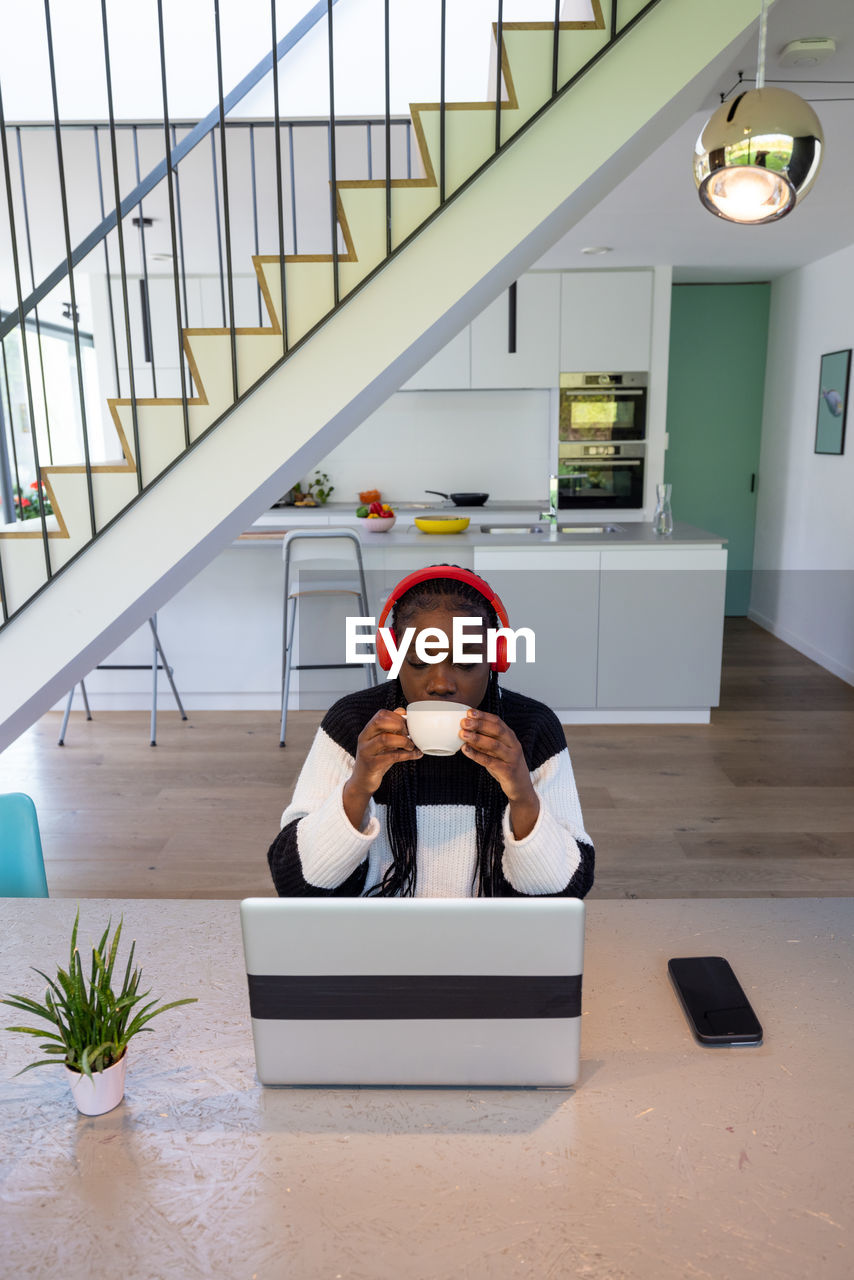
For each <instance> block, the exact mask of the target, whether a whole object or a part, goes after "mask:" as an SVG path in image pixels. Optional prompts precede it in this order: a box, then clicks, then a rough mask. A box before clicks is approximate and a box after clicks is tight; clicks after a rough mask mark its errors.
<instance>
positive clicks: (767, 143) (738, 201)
mask: <svg viewBox="0 0 854 1280" xmlns="http://www.w3.org/2000/svg"><path fill="white" fill-rule="evenodd" d="M823 149H824V135H823V133H822V128H821V123H820V121H819V118H818V116H817V115H816V113H815V112H814V111H813V109H812V107H811V106H810V105H809V103H807V102H804V100H803V98H800V97H798V95H797V94H796V93H791V92H790V91H789V90H788V89H773V88H772V89H767V88H764V87H763V88H761V89H749V90H747V91H746V92H745V93H741V94H739V95H738V97H736V98H733V99H732V100H731V101H730V102H724V103H723V104H722V105H721V106H720V107H718V109H717V111H715V113H714V115H712V116H711V117H710V118H709V120H708V122H707V123H706V126H705V128H704V129H703V132H702V133H701V134H700V136H699V138H698V139H697V143H696V146H695V147H694V181H695V182H696V184H697V188H698V191H699V195H700V199H701V200H702V202H703V204H704V205H705V206H706V208H707V209H708V210H709V211H710V212H711V213H714V214H716V215H717V216H718V217H719V218H725V219H726V220H727V221H728V222H740V223H748V224H754V225H758V224H760V223H763V222H774V221H776V219H777V218H782V217H784V216H785V215H786V214H787V213H790V212H791V210H792V209H794V207H795V205H796V204H797V202H798V201H799V200H801V199H803V197H804V196H805V195H806V194H807V192H808V191H809V189H810V188H811V186H812V185H813V183H814V182H815V179H816V175H817V174H818V171H819V168H820V166H821V157H822V151H823Z"/></svg>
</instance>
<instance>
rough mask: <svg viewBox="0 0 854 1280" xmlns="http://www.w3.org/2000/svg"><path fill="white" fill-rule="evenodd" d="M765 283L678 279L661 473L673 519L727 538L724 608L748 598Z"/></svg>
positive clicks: (734, 610)
mask: <svg viewBox="0 0 854 1280" xmlns="http://www.w3.org/2000/svg"><path fill="white" fill-rule="evenodd" d="M770 291H771V287H770V285H769V284H723V285H716V284H715V285H708V284H691V285H675V286H674V288H673V296H672V307H671V315H670V369H669V375H668V394H667V432H668V436H669V445H668V449H667V453H666V455H665V464H664V479H665V481H666V482H667V483H668V484H672V486H673V517H674V519H675V520H680V521H684V522H685V523H686V524H692V525H696V526H697V527H698V528H700V529H707V530H709V531H710V532H712V533H719V534H721V536H722V537H724V538H726V539H727V549H728V551H729V556H728V561H727V564H728V567H727V592H726V613H727V615H728V616H730V617H732V616H743V615H745V614H746V613H747V609H748V606H749V604H750V585H751V577H752V568H753V537H754V526H755V521H756V491H757V489H758V485H759V474H758V473H759V441H760V435H761V430H762V399H763V391H764V384H765V353H766V347H767V342H768V308H769V302H770Z"/></svg>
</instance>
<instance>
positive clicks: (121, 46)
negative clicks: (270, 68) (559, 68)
mask: <svg viewBox="0 0 854 1280" xmlns="http://www.w3.org/2000/svg"><path fill="white" fill-rule="evenodd" d="M313 2H314V0H278V3H277V6H276V12H277V20H278V32H277V36H278V39H279V40H281V39H282V38H283V37H284V36H285V35H286V34H287V32H288V31H289V30H290V29H291V27H292V26H294V25H295V24H296V23H297V22H298V21H299V20H300V19H301V18H302V17H303V15H304V14H305V13H307V12H308V11H309V10H310V9H311V8H312V7H313ZM390 8H391V19H390V32H391V55H392V65H393V68H394V73H393V76H392V85H391V90H392V111H393V112H399V111H406V110H408V106H409V103H410V102H422V101H432V100H433V99H434V98H437V97H438V92H439V90H438V83H439V48H440V45H439V31H440V21H439V19H440V4H439V0H419V4H418V6H417V10H416V7H415V6H413V4H412V2H411V0H393V3H392V5H391V6H390ZM591 8H592V6H591V0H564V3H563V5H562V6H561V16H562V18H564V19H574V20H579V19H580V20H582V21H588V20H589V19H590V15H591ZM497 13H498V4H497V0H466V3H465V4H462V5H448V6H447V15H446V22H447V30H446V76H447V90H448V98H449V100H450V99H454V98H456V99H458V100H462V101H467V100H469V99H471V98H480V97H483V96H485V95H486V94H487V93H488V92H491V91H492V89H491V86H490V87H489V88H488V85H487V80H488V73H489V59H490V45H491V43H492V42H491V38H490V30H491V24H492V23H493V22H494V21H495V20H496V17H497ZM503 19H504V21H505V22H511V21H519V20H523V21H528V22H530V21H547V22H548V21H553V20H554V3H553V0H505V2H504V6H503ZM0 21H1V22H2V28H0V29H2V31H3V32H4V37H3V39H2V40H0V82H2V85H3V105H4V111H5V115H6V119H7V120H12V121H16V120H44V119H52V102H51V94H50V71H49V66H48V59H47V40H46V33H45V18H44V6H43V5H42V4H38V3H35V2H34V0H33V2H31V3H29V4H26V3H25V4H21V3H20V2H19V0H0ZM107 21H108V30H109V38H110V60H111V64H112V83H113V94H114V105H115V113H116V117H117V119H119V120H133V119H136V120H144V119H150V118H152V117H154V118H155V119H156V118H158V117H159V116H160V112H161V109H162V88H161V77H160V51H159V40H158V30H157V4H156V2H155V0H136V2H135V3H134V4H130V3H128V0H107ZM220 22H221V48H222V63H223V68H222V69H223V82H224V88H225V92H226V93H227V92H228V91H229V90H230V89H232V88H233V87H234V86H235V85H236V84H237V83H238V81H239V80H241V79H242V78H243V76H245V75H246V74H247V73H248V72H249V71H250V70H251V69H252V68H253V67H254V66H255V65H256V64H257V63H258V62H260V61H261V59H262V58H263V57H264V55H265V54H266V53H267V52H268V51H269V49H270V47H271V43H272V32H271V25H270V3H269V0H220ZM333 24H334V25H333V34H334V49H335V55H336V77H335V79H336V85H335V97H336V111H337V112H338V114H344V115H347V114H353V115H363V114H364V113H365V112H368V111H380V110H383V109H384V99H385V73H384V67H383V54H384V43H385V42H384V35H383V27H384V6H383V2H382V0H347V3H346V4H341V5H338V6H336V9H335V11H334V18H333ZM51 27H52V33H53V45H54V58H55V62H56V75H57V90H58V92H57V96H58V99H59V110H60V115H61V117H62V118H63V119H64V120H103V119H106V115H107V93H106V79H105V75H104V68H103V47H104V44H103V27H102V20H101V4H100V0H74V3H73V4H72V3H69V2H68V0H65V3H59V2H57V0H54V3H53V4H52V5H51ZM163 27H164V45H165V49H166V73H167V91H168V95H169V109H170V114H171V116H172V118H173V119H176V120H180V119H193V118H195V119H199V118H201V117H202V116H205V115H207V113H208V112H209V111H211V110H212V109H213V108H214V107H215V105H216V102H217V80H216V39H215V26H214V7H213V3H212V0H180V2H177V0H173V3H171V4H164V5H163ZM191 51H192V56H191ZM81 67H85V69H86V73H85V75H81V74H80V69H81ZM271 79H272V77H268V78H267V81H266V82H265V83H264V84H262V85H261V86H259V88H258V89H257V90H256V91H255V92H253V93H252V94H251V95H250V97H248V98H247V99H246V100H245V101H244V103H243V104H242V105H241V106H240V107H239V108H238V111H237V113H236V114H239V115H254V114H255V113H260V114H262V115H269V114H271V113H272V89H271V83H270V82H271ZM279 92H280V107H281V112H282V115H284V116H287V115H288V114H295V115H300V116H310V115H326V114H327V112H328V106H327V102H328V53H327V41H326V20H325V18H323V19H321V21H320V22H319V23H318V24H317V26H316V28H315V29H314V30H313V31H312V32H310V33H309V34H308V35H307V36H306V37H304V39H303V41H302V42H301V43H300V44H299V45H298V46H297V48H296V49H295V50H294V52H293V53H292V55H291V56H290V58H288V59H287V60H286V62H285V63H283V65H282V66H281V68H280V85H279Z"/></svg>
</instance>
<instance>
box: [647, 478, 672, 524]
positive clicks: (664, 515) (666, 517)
mask: <svg viewBox="0 0 854 1280" xmlns="http://www.w3.org/2000/svg"><path fill="white" fill-rule="evenodd" d="M672 488H673V486H672V485H669V484H657V485H656V486H655V497H656V507H655V514H654V515H653V517H652V531H653V533H659V534H664V535H666V534H669V533H672V532H673V512H672V511H671V509H670V493H671V490H672Z"/></svg>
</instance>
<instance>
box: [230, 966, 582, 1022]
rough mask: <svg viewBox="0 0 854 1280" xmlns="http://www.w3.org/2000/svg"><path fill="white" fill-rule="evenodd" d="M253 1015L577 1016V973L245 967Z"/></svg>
mask: <svg viewBox="0 0 854 1280" xmlns="http://www.w3.org/2000/svg"><path fill="white" fill-rule="evenodd" d="M248 978H249V1009H250V1012H251V1014H252V1017H253V1018H263V1019H268V1018H274V1019H319V1018H326V1019H350V1020H359V1019H363V1018H373V1019H399V1018H578V1017H580V1015H581V974H580V973H579V974H565V975H562V976H559V977H523V976H514V977H501V976H498V975H495V974H489V975H483V976H479V975H473V974H451V975H444V974H442V975H429V974H413V975H405V976H390V975H388V974H377V975H373V974H372V975H364V974H342V975H340V976H337V975H334V976H326V977H319V976H316V975H313V974H309V975H304V974H301V975H282V976H279V975H274V974H253V973H250V974H249V975H248Z"/></svg>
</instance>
